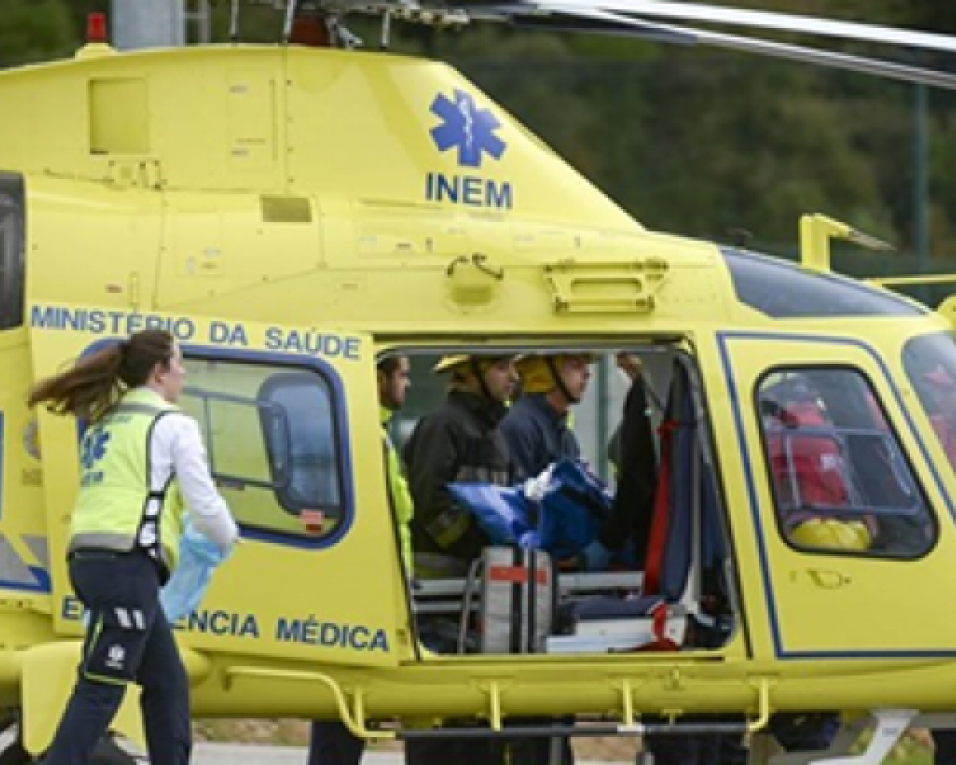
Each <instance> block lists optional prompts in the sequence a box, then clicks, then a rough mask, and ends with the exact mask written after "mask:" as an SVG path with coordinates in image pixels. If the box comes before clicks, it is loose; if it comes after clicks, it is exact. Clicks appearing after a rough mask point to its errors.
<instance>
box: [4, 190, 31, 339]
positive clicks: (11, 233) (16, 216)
mask: <svg viewBox="0 0 956 765" xmlns="http://www.w3.org/2000/svg"><path fill="white" fill-rule="evenodd" d="M25 303H26V194H25V189H24V183H23V178H22V176H19V175H11V174H8V173H0V331H2V330H7V329H16V328H18V327H22V326H23V324H24V313H25V310H24V309H25Z"/></svg>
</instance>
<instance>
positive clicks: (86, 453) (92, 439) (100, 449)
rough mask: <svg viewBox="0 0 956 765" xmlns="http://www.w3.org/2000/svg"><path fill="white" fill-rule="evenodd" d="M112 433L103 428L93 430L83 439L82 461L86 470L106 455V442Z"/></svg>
mask: <svg viewBox="0 0 956 765" xmlns="http://www.w3.org/2000/svg"><path fill="white" fill-rule="evenodd" d="M109 440H110V434H109V433H107V432H105V431H103V430H98V429H97V430H91V431H90V432H89V433H87V434H86V437H85V438H84V439H83V454H82V455H81V457H80V461H81V463H82V464H83V469H84V470H91V469H92V468H93V466H94V465H95V464H96V463H97V462H99V461H100V460H101V459H103V457H104V456H106V444H107V443H108V442H109Z"/></svg>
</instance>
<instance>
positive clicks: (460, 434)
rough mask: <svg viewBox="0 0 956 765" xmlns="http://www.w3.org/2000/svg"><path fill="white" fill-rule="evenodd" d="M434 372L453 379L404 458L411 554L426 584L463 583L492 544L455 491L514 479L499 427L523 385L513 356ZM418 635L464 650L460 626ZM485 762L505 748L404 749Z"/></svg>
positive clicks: (432, 757)
mask: <svg viewBox="0 0 956 765" xmlns="http://www.w3.org/2000/svg"><path fill="white" fill-rule="evenodd" d="M433 371H435V372H437V373H439V374H446V375H448V376H449V378H450V379H449V385H448V397H447V398H446V399H445V402H444V403H443V404H442V406H441V407H439V408H438V409H437V410H435V411H434V412H432V413H431V414H428V415H426V416H425V417H423V418H422V419H421V420H419V422H418V425H417V426H416V427H415V431H414V432H413V433H412V436H411V438H410V439H409V441H408V444H407V445H406V447H405V453H404V456H405V463H406V466H407V475H408V487H409V490H410V491H411V495H412V502H413V504H414V506H415V515H414V517H413V518H412V522H411V527H412V547H413V548H414V555H415V573H416V575H417V577H418V578H419V579H428V578H434V577H452V576H463V575H464V574H465V573H466V572H467V570H468V567H469V565H470V563H471V561H472V560H474V559H475V558H477V557H478V556H480V555H481V550H482V548H483V547H484V546H486V545H487V544H488V539H487V537H486V536H485V534H484V532H482V531H481V529H479V528H478V525H477V523H476V522H475V520H474V517H473V516H472V514H471V513H470V512H469V511H468V510H467V509H466V508H463V507H460V506H459V505H458V504H456V503H455V502H454V501H453V499H452V496H451V493H450V492H449V491H448V484H449V483H451V482H455V481H474V482H482V483H490V484H494V485H497V486H507V485H509V484H510V483H511V480H512V471H511V467H510V462H509V459H508V448H507V446H506V445H505V442H504V439H503V438H502V436H501V433H500V432H499V430H498V425H499V424H500V422H501V418H502V417H504V415H505V412H506V411H507V405H506V402H507V401H508V400H509V398H510V397H511V395H512V393H513V392H514V386H515V383H516V382H517V374H516V372H515V368H514V359H513V357H512V356H510V355H509V356H503V355H498V356H469V355H464V354H458V355H454V356H445V357H443V358H442V359H441V360H439V362H438V363H437V364H436V365H435V367H434V370H433ZM418 632H419V638H420V639H421V641H422V643H423V644H424V645H426V646H428V648H430V649H431V650H433V651H437V652H439V653H448V652H454V651H455V650H456V648H457V633H458V624H457V620H448V619H447V618H446V617H443V616H441V615H436V616H432V617H427V616H423V617H422V618H420V619H419V621H418ZM478 761H480V762H483V763H486V765H502V764H503V762H504V757H503V752H502V750H501V747H499V746H497V745H494V744H492V742H491V740H490V739H484V740H482V739H472V738H439V739H412V740H409V741H407V742H406V744H405V762H406V763H407V765H432V764H433V763H436V762H449V763H451V762H461V763H464V762H478Z"/></svg>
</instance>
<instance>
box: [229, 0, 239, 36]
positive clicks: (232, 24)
mask: <svg viewBox="0 0 956 765" xmlns="http://www.w3.org/2000/svg"><path fill="white" fill-rule="evenodd" d="M229 40H230V42H232V44H233V45H235V44H236V43H238V42H239V0H232V8H231V9H230V11H229Z"/></svg>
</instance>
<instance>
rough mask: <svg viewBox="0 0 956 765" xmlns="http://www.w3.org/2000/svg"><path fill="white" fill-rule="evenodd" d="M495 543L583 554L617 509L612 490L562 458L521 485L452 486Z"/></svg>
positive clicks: (562, 555)
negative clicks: (613, 508)
mask: <svg viewBox="0 0 956 765" xmlns="http://www.w3.org/2000/svg"><path fill="white" fill-rule="evenodd" d="M448 488H449V490H450V491H451V493H452V496H454V498H455V500H456V501H457V502H459V503H460V504H461V505H462V506H463V507H465V508H467V509H468V510H469V511H470V512H471V513H473V514H474V516H475V518H476V519H477V521H478V525H479V526H480V527H481V529H482V531H484V532H485V534H486V535H487V536H488V538H489V540H490V541H491V543H492V544H502V545H510V544H516V545H520V546H521V547H534V548H540V549H543V550H547V551H548V552H549V553H551V555H552V556H554V557H556V558H559V559H561V558H569V557H572V556H574V555H577V554H578V553H580V552H581V550H583V549H584V548H585V547H587V545H589V544H590V543H591V542H593V541H594V540H595V539H596V538H597V534H598V531H599V530H600V527H601V523H602V521H603V519H604V518H605V517H606V516H607V514H608V513H609V512H610V509H611V500H612V497H611V494H610V493H609V492H608V490H607V487H606V486H604V484H603V483H602V482H601V481H600V479H598V478H597V477H596V476H594V475H593V474H592V473H591V472H590V471H588V469H587V468H586V467H585V466H584V465H583V464H582V463H580V462H575V461H572V460H562V461H560V462H556V463H554V464H553V465H550V466H549V467H548V469H547V470H545V471H544V472H543V473H542V474H541V475H540V476H539V477H538V478H537V479H533V480H532V481H529V482H528V483H525V484H522V485H520V486H492V485H491V484H487V483H451V484H448Z"/></svg>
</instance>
